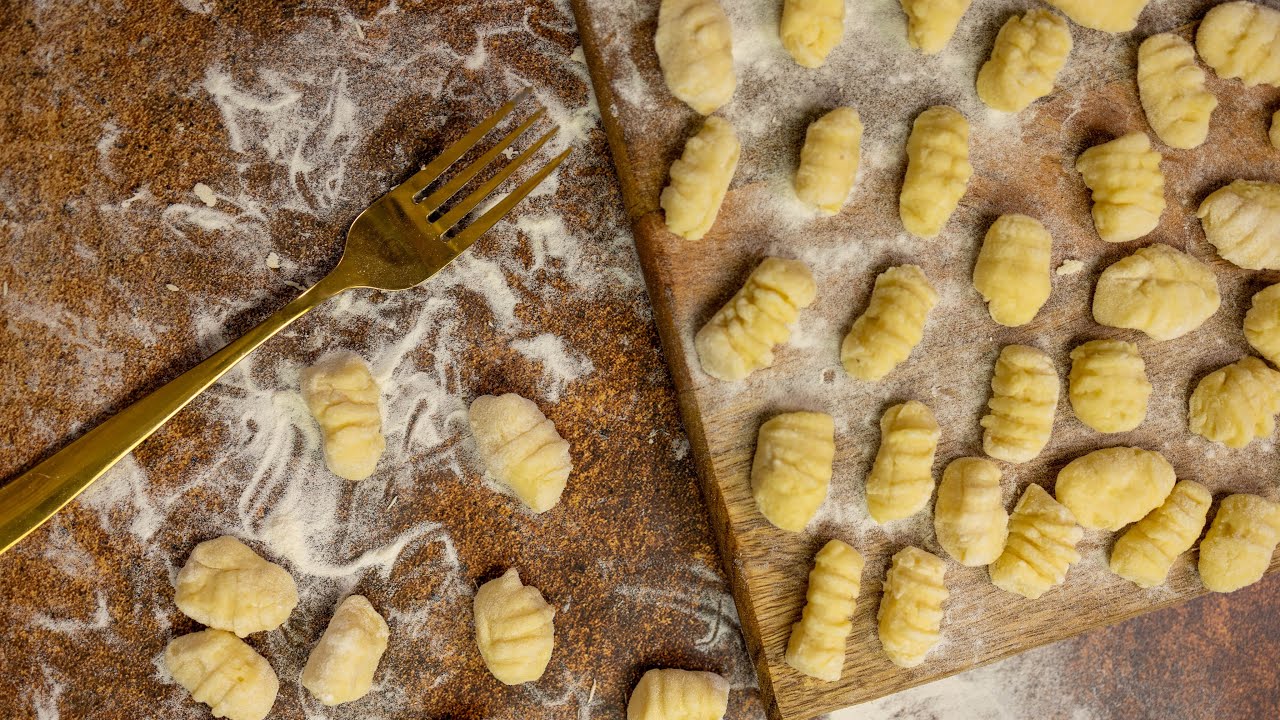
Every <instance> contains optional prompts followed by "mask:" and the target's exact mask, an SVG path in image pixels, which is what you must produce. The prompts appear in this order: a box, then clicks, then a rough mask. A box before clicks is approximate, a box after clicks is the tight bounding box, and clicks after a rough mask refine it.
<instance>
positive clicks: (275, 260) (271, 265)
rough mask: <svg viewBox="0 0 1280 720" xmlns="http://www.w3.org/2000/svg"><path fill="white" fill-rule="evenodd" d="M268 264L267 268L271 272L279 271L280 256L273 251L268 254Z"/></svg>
mask: <svg viewBox="0 0 1280 720" xmlns="http://www.w3.org/2000/svg"><path fill="white" fill-rule="evenodd" d="M266 264H267V268H268V269H270V270H279V269H280V255H279V254H278V253H276V252H275V251H274V250H272V251H271V252H269V253H267V259H266Z"/></svg>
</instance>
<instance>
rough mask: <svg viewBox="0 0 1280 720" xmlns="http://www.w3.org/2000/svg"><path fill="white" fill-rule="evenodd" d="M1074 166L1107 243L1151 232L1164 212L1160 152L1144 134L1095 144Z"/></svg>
mask: <svg viewBox="0 0 1280 720" xmlns="http://www.w3.org/2000/svg"><path fill="white" fill-rule="evenodd" d="M1076 170H1078V171H1079V172H1080V174H1081V175H1082V176H1083V177H1084V184H1085V185H1087V186H1088V187H1089V189H1090V190H1091V191H1092V192H1093V210H1092V213H1093V226H1094V227H1095V228H1097V230H1098V237H1100V238H1102V239H1103V240H1105V241H1107V242H1128V241H1130V240H1137V239H1138V238H1140V237H1142V236H1144V235H1146V234H1148V233H1150V232H1151V231H1152V230H1155V229H1156V226H1157V225H1159V224H1160V216H1161V215H1162V214H1163V213H1164V206H1165V202H1164V173H1162V172H1161V171H1160V153H1158V152H1156V151H1155V150H1152V149H1151V141H1150V140H1149V139H1147V134H1146V133H1140V132H1132V133H1129V134H1128V135H1123V136H1121V137H1118V138H1116V139H1115V140H1112V141H1111V142H1106V143H1103V144H1101V145H1095V146H1093V147H1091V148H1089V149H1088V150H1085V151H1084V152H1083V153H1081V154H1080V157H1079V159H1077V160H1076Z"/></svg>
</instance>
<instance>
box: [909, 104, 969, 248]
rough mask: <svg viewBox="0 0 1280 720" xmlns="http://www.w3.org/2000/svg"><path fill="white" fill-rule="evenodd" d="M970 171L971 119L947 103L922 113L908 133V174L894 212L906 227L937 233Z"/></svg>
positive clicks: (918, 233)
mask: <svg viewBox="0 0 1280 720" xmlns="http://www.w3.org/2000/svg"><path fill="white" fill-rule="evenodd" d="M971 175H973V166H972V165H970V164H969V121H968V120H965V118H964V115H961V114H960V113H959V112H958V111H957V110H955V109H954V108H950V107H946V106H945V105H939V106H935V107H931V108H929V109H928V110H925V111H924V112H922V113H920V116H919V117H917V118H916V120H915V122H914V123H913V124H912V126H911V136H910V137H908V138H907V175H906V178H905V179H904V180H903V181H902V194H901V195H900V196H899V197H898V215H899V216H900V217H901V218H902V225H903V227H905V228H906V229H907V232H909V233H911V234H912V235H915V236H917V237H922V238H932V237H936V236H937V235H938V233H939V232H941V231H942V226H943V225H946V224H947V220H948V219H949V218H950V217H951V213H953V212H955V209H956V206H957V205H959V204H960V198H961V197H963V196H964V191H965V188H966V187H968V185H969V177H970V176H971Z"/></svg>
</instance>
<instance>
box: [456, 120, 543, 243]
mask: <svg viewBox="0 0 1280 720" xmlns="http://www.w3.org/2000/svg"><path fill="white" fill-rule="evenodd" d="M559 131H560V128H558V127H554V128H551V129H550V130H548V131H547V134H545V135H543V136H542V137H540V138H538V139H537V141H535V142H534V143H533V144H532V145H530V146H529V147H527V148H525V150H524V152H522V153H520V154H519V155H517V156H516V159H515V160H512V161H511V162H510V163H508V164H507V166H506V167H504V168H502V169H501V170H499V171H498V172H497V173H495V174H494V176H493V177H491V178H489V179H488V180H486V181H485V182H484V184H482V185H481V186H480V187H478V188H476V189H475V191H474V192H472V193H471V194H470V195H468V196H466V197H465V198H463V199H462V200H460V201H458V204H457V205H455V206H453V207H452V208H450V209H449V212H447V213H445V214H444V215H442V216H440V218H439V219H438V220H436V221H435V226H436V229H437V230H439V231H440V233H441V234H444V233H446V232H448V231H449V228H451V227H453V226H454V225H457V224H458V221H459V220H461V219H462V218H464V217H466V215H467V213H469V212H471V211H472V210H474V209H475V207H476V206H477V205H479V204H480V203H481V202H482V201H483V200H484V199H485V198H486V197H488V196H489V194H490V193H492V192H493V191H494V190H495V189H496V188H497V187H498V186H499V185H501V184H502V183H503V181H505V180H506V179H507V178H509V177H511V174H512V173H514V172H515V171H516V170H519V169H520V167H521V166H522V165H524V164H525V163H527V162H529V160H530V159H531V158H532V157H533V155H534V153H536V152H538V149H539V148H541V147H542V146H543V145H544V144H545V143H546V142H547V141H548V140H550V139H551V138H552V136H554V135H555V134H556V133H557V132H559Z"/></svg>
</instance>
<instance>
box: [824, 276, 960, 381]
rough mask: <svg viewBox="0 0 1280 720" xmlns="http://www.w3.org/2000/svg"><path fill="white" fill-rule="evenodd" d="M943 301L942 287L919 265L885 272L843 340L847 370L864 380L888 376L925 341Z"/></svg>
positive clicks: (842, 346)
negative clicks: (934, 311)
mask: <svg viewBox="0 0 1280 720" xmlns="http://www.w3.org/2000/svg"><path fill="white" fill-rule="evenodd" d="M937 303H938V292H937V291H936V290H934V289H933V285H931V284H929V278H927V277H925V274H924V271H923V270H921V269H920V268H919V267H917V266H915V265H899V266H897V267H891V268H889V269H888V270H885V271H884V272H883V273H880V276H879V277H877V278H876V282H875V287H874V288H873V289H872V290H871V300H870V302H868V303H867V309H866V311H865V312H863V313H862V315H860V316H859V317H858V319H857V320H855V321H854V322H853V327H851V328H850V329H849V334H848V335H846V336H845V338H844V342H843V343H842V344H841V345H840V363H841V364H842V365H844V369H845V372H847V373H849V375H851V376H852V377H855V378H858V379H860V380H879V379H880V378H882V377H884V376H885V375H888V374H889V371H891V370H893V369H894V368H895V367H897V366H898V365H900V364H901V363H902V362H903V361H904V360H906V359H907V357H908V356H910V355H911V351H912V350H913V349H914V348H915V346H916V345H918V344H919V343H920V340H921V339H922V338H923V337H924V324H925V321H926V320H927V319H928V317H929V311H930V310H932V309H933V306H934V305H936V304H937Z"/></svg>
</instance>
